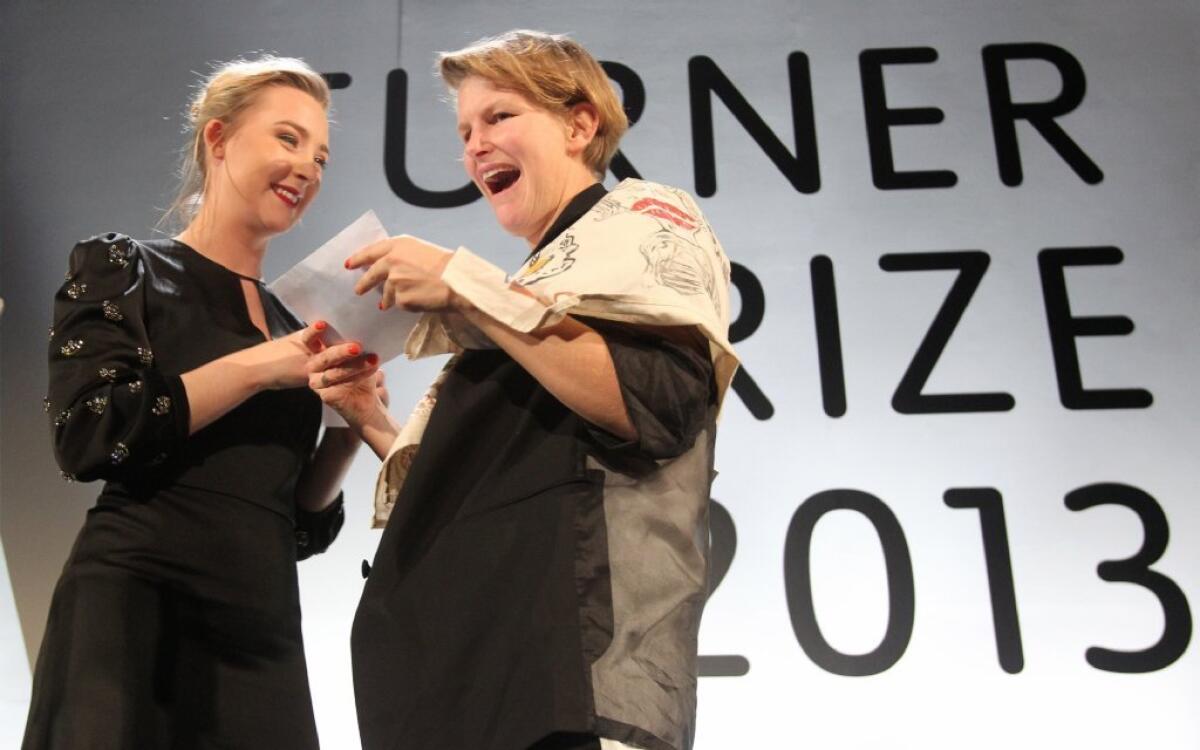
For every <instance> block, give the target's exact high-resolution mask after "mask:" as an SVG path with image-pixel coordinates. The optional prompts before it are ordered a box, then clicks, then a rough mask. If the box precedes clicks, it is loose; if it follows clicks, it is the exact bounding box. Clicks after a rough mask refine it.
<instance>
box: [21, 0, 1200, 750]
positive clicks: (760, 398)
mask: <svg viewBox="0 0 1200 750" xmlns="http://www.w3.org/2000/svg"><path fill="white" fill-rule="evenodd" d="M0 20H2V23H0V33H2V34H3V37H4V38H3V42H4V46H3V49H4V58H3V63H2V64H3V69H2V76H3V77H2V81H0V83H2V88H0V95H2V96H3V99H4V104H3V109H2V113H3V114H2V118H3V120H2V127H3V139H2V141H0V145H2V147H3V152H2V159H3V162H2V163H3V165H4V180H3V195H2V197H0V211H2V212H3V216H2V217H0V227H2V230H3V265H2V274H3V275H2V279H0V281H2V284H3V289H2V293H3V296H4V297H5V298H6V300H7V303H8V312H7V313H6V314H5V317H4V318H3V321H2V322H0V326H2V331H3V333H2V336H3V339H2V340H3V377H2V379H0V385H2V389H3V390H2V393H3V403H2V408H3V434H2V439H3V462H2V467H0V468H2V477H3V488H2V490H3V518H2V521H3V523H2V527H0V528H2V531H3V548H4V552H5V553H6V554H7V556H8V569H9V574H10V576H11V580H12V585H13V589H14V592H15V601H16V606H17V608H18V610H19V615H20V623H21V627H22V629H23V633H24V638H25V644H26V645H27V646H28V648H29V653H30V655H31V656H32V655H33V654H34V653H36V649H37V648H38V645H39V642H40V639H41V632H42V628H43V623H44V619H45V616H46V608H47V605H48V601H49V597H50V592H51V590H52V587H53V585H54V581H55V578H56V575H57V572H58V570H59V568H60V567H61V565H62V562H63V560H64V559H65V557H66V555H67V552H68V549H69V547H70V544H71V540H72V538H73V535H74V534H75V532H76V530H77V529H78V527H79V525H80V523H81V521H82V518H83V513H84V510H85V509H86V508H87V507H88V505H89V504H90V503H91V501H92V499H93V498H94V496H95V493H96V491H97V490H98V487H95V486H81V485H66V484H63V483H61V482H60V480H59V479H58V471H57V469H56V467H55V466H54V463H53V460H52V458H51V455H50V450H49V442H48V438H47V425H46V417H45V415H43V414H42V413H41V407H40V402H41V397H42V395H43V389H44V383H45V375H46V373H45V349H46V342H45V330H46V327H47V325H48V324H49V313H50V303H51V298H52V296H53V293H54V290H55V288H56V287H57V286H58V284H59V280H60V279H61V274H62V268H63V264H64V261H65V258H66V253H67V251H68V250H69V249H70V247H71V245H72V244H73V243H74V242H75V241H76V240H78V239H80V238H83V237H86V236H89V235H92V234H96V233H100V232H104V231H108V230H122V231H126V232H129V233H132V234H134V235H139V236H145V237H149V236H153V233H154V230H153V229H152V227H153V224H154V222H155V221H156V220H157V218H158V214H157V212H156V207H161V206H164V205H165V204H166V203H167V201H168V195H169V192H170V188H171V182H172V181H171V169H172V165H173V162H174V158H175V153H176V149H177V147H178V145H179V143H180V137H179V129H180V116H179V115H180V112H181V110H182V106H183V101H184V98H185V96H186V94H187V90H188V86H189V84H190V83H191V82H192V81H193V80H194V79H195V77H196V75H195V74H196V72H197V71H203V70H205V69H206V62H207V61H210V60H216V59H225V58H229V57H232V56H234V55H237V54H239V53H245V52H251V51H255V50H277V51H279V52H282V53H287V54H294V55H300V56H303V57H305V58H306V59H308V60H309V61H311V62H312V63H313V64H314V65H315V66H317V67H318V68H319V69H320V70H322V71H324V72H329V73H339V74H344V75H342V76H339V77H338V79H337V80H338V81H339V83H340V84H341V85H342V86H343V87H342V88H340V89H339V90H337V91H336V92H335V93H334V104H335V108H336V119H337V127H336V128H335V131H334V135H333V152H334V156H333V164H332V167H331V168H330V170H329V172H328V176H327V179H326V181H325V187H324V190H323V194H322V196H321V197H320V199H319V200H318V202H317V203H316V204H315V205H314V206H313V208H312V210H311V212H310V215H309V216H308V217H307V218H306V219H305V221H304V225H303V226H302V227H300V228H299V229H297V230H296V231H294V232H292V233H291V234H290V235H288V236H286V237H283V238H280V239H279V240H278V241H277V242H276V243H275V244H274V245H273V247H272V251H271V254H270V257H269V259H268V268H267V271H268V275H269V276H271V277H274V276H275V275H278V273H280V272H282V271H283V270H285V269H286V268H288V267H289V266H290V265H291V264H292V263H294V262H295V261H297V260H298V259H299V258H301V257H302V256H303V255H304V254H305V253H307V252H308V251H310V250H311V249H313V248H314V247H316V246H317V245H319V244H320V243H321V242H323V241H324V240H326V239H327V238H328V237H330V236H331V235H332V234H334V233H335V232H336V231H337V230H338V229H340V228H341V227H342V226H344V225H345V224H347V223H348V222H350V221H351V220H352V219H354V218H355V217H356V216H358V215H359V214H360V213H362V212H363V211H364V210H366V209H368V208H374V209H375V210H376V211H377V212H378V213H379V215H380V216H381V217H382V219H383V221H384V223H385V224H386V225H387V226H388V228H389V229H390V230H392V231H394V232H407V233H412V234H416V235H419V236H422V237H425V238H427V239H430V240H433V241H435V242H438V243H441V244H443V245H446V246H451V247H453V246H458V245H466V246H468V247H470V248H472V249H473V250H474V251H476V252H478V253H480V254H482V255H484V256H486V257H488V258H490V259H492V260H493V261H495V262H497V263H499V264H501V265H504V266H506V267H509V268H515V267H516V266H517V265H518V264H519V263H520V261H521V259H522V258H523V255H524V251H525V249H524V247H523V245H522V243H521V242H520V241H519V240H516V239H513V238H507V237H503V236H501V234H500V232H499V230H497V228H496V227H495V225H494V222H493V219H492V216H491V214H490V211H489V210H488V208H487V206H486V205H485V204H484V202H483V201H480V200H475V197H476V196H475V194H474V193H473V192H472V191H471V190H469V189H467V188H465V187H464V185H465V183H466V179H465V177H464V175H463V173H462V168H461V165H460V164H459V161H458V159H459V153H460V147H459V145H458V143H457V141H456V138H455V135H454V121H453V115H452V113H451V111H450V109H449V108H448V107H447V105H446V104H445V103H444V102H443V101H442V98H443V92H442V90H441V89H440V86H439V84H438V83H437V82H436V81H434V80H433V79H432V77H431V73H430V71H431V68H432V65H433V55H434V53H435V51H437V50H439V49H449V48H455V47H458V46H461V45H463V44H465V43H468V42H470V41H472V40H473V39H475V38H477V37H478V36H480V35H483V34H485V33H489V32H497V31H501V30H505V29H508V28H513V27H534V28H543V29H549V30H555V31H567V32H572V33H574V34H575V35H576V36H577V37H578V38H579V39H580V40H581V41H583V42H584V43H585V44H586V45H587V46H588V47H589V48H590V49H592V50H593V51H594V52H595V53H596V54H597V55H598V56H599V57H600V58H602V59H603V60H605V61H606V62H607V64H608V69H609V72H610V74H611V76H612V77H613V79H614V80H615V81H616V82H617V83H618V84H619V87H620V89H621V91H622V92H623V95H624V98H625V102H626V106H627V108H628V109H629V110H630V113H631V115H633V118H634V119H635V120H636V122H635V124H634V126H633V128H632V129H631V130H630V132H629V135H628V137H627V138H626V139H625V141H624V145H623V148H622V151H621V154H620V156H619V157H618V159H617V161H616V162H614V168H613V171H614V172H615V173H616V176H632V175H641V176H644V177H646V178H649V179H654V180H658V181H662V182H667V183H671V184H674V185H678V186H680V187H682V188H685V189H687V190H689V191H691V192H693V193H694V194H695V195H697V196H698V199H699V202H700V205H701V206H702V208H703V209H704V211H705V212H706V214H707V215H708V217H709V218H710V219H711V221H712V224H713V226H714V227H715V228H716V230H717V233H718V235H719V236H720V238H721V240H722V241H723V243H724V246H725V248H726V250H727V251H728V253H729V256H730V258H731V259H732V260H733V261H734V263H735V266H734V269H735V271H734V281H735V283H736V286H737V290H736V293H735V295H734V297H735V298H736V299H737V300H738V303H737V308H736V312H737V315H736V321H735V322H734V325H733V331H732V337H733V339H734V341H735V342H737V347H738V350H739V352H740V354H741V356H742V360H743V362H744V369H743V370H742V372H741V374H740V375H739V377H738V380H737V381H736V383H735V388H734V390H733V391H732V392H731V394H730V397H729V399H728V401H727V402H726V405H725V410H724V414H723V418H722V422H721V425H720V436H719V441H718V456H717V459H718V469H719V470H720V476H719V478H718V479H717V481H716V484H715V486H714V488H713V496H714V499H715V502H714V506H713V508H714V513H713V540H714V559H715V561H716V565H715V566H714V571H713V576H714V578H713V581H714V585H715V592H714V594H713V596H712V598H711V600H710V603H709V606H708V609H707V610H706V613H705V617H704V623H703V628H702V631H701V640H700V643H701V650H702V653H703V657H702V662H701V668H702V671H703V673H704V676H703V677H702V679H701V681H700V723H699V730H698V739H697V748H698V749H699V750H723V749H725V748H744V747H760V746H770V747H779V746H783V747H847V748H858V747H862V748H868V747H878V746H880V745H886V746H888V747H905V748H930V747H935V748H955V747H964V746H966V747H979V748H990V747H996V748H1008V747H1014V746H1021V747H1051V746H1055V745H1060V744H1061V745H1069V746H1073V747H1074V746H1088V747H1103V748H1123V747H1130V746H1139V747H1156V748H1194V747H1197V746H1200V720H1198V719H1197V712H1196V708H1195V707H1196V705H1197V703H1198V699H1200V664H1198V662H1197V657H1196V653H1195V651H1196V649H1194V648H1190V646H1191V641H1192V632H1193V618H1192V605H1193V604H1194V603H1195V602H1197V600H1198V596H1197V595H1198V593H1200V543H1198V542H1200V540H1198V539H1197V536H1198V534H1200V509H1198V506H1197V503H1196V493H1197V489H1198V484H1200V482H1198V479H1200V468H1198V466H1200V464H1198V462H1197V460H1196V450H1197V445H1198V443H1197V438H1198V437H1200V430H1198V429H1197V420H1198V418H1200V397H1198V395H1197V388H1196V385H1195V379H1196V374H1197V372H1200V347H1198V344H1200V339H1198V333H1197V332H1198V330H1200V326H1198V325H1197V323H1198V320H1200V304H1198V303H1197V292H1198V291H1200V260H1198V259H1197V247H1196V244H1197V239H1198V231H1197V230H1198V228H1200V221H1198V218H1197V217H1198V216H1200V211H1198V210H1197V187H1198V185H1200V179H1198V178H1200V172H1198V169H1197V168H1198V162H1200V160H1198V158H1197V157H1198V154H1197V145H1196V144H1197V138H1196V123H1197V122H1198V121H1200V89H1198V85H1197V83H1196V81H1197V76H1196V71H1197V69H1198V68H1200V55H1198V53H1197V39H1198V34H1200V8H1198V6H1197V4H1196V2H1194V0H1186V1H1185V0H1163V1H1162V2H1155V3H1149V4H1135V3H1128V2H1125V1H1124V0H1060V1H1059V2H1055V3H1045V2H1041V0H1025V1H1020V2H1018V1H1016V0H1013V1H1011V2H1003V3H997V2H985V1H984V0H900V1H891V0H889V1H884V0H878V1H875V2H855V3H849V2H844V1H843V0H806V1H804V2H794V1H792V0H788V1H786V2H783V1H781V2H761V3H747V2H738V3H724V2H722V3H710V2H703V3H701V2H667V1H665V0H664V1H661V2H607V3H594V2H593V3H582V4H573V3H563V2H549V1H545V0H535V1H533V2H521V3H501V2H463V3H439V2H433V1H432V0H428V1H421V2H404V3H399V2H396V1H394V0H393V1H388V0H374V1H373V2H365V3H359V4H355V3H345V4H341V5H339V6H338V7H337V8H336V9H334V8H333V6H328V7H327V6H326V5H325V4H322V3H317V2H308V1H305V2H301V1H298V0H292V1H290V2H252V3H245V2H237V3H234V2H229V1H228V0H213V1H209V2H203V3H182V2H180V3H175V2H153V3H150V2H111V3H106V2H99V3H85V4H79V3H64V2H49V3H47V2H24V1H21V0H14V1H11V2H6V3H5V5H4V9H3V17H2V19H0ZM612 179H614V176H613V175H610V182H611V180H612ZM438 365H439V363H438V362H421V363H415V364H413V363H407V362H395V363H393V364H391V365H389V366H388V368H387V371H388V376H389V378H390V383H391V390H392V398H393V401H394V404H395V408H396V411H397V412H399V413H406V412H407V410H408V408H409V406H410V404H411V403H412V402H413V401H414V400H415V399H416V397H417V396H418V395H419V393H420V390H421V388H422V387H423V385H424V384H425V382H426V381H427V380H428V379H429V378H430V376H431V375H432V374H433V372H434V371H435V370H436V368H437V367H438ZM375 469H376V461H375V460H374V458H373V457H371V456H368V455H365V454H364V455H363V456H362V457H361V458H360V460H359V461H358V462H357V463H356V465H355V467H354V471H353V474H352V475H351V477H350V480H349V482H348V484H347V486H346V490H347V493H346V494H347V498H348V507H347V511H348V514H349V523H348V525H347V527H346V529H345V531H344V532H343V534H342V538H341V539H340V540H339V541H338V543H337V545H336V546H335V548H334V549H332V550H331V551H330V552H329V553H328V554H326V555H324V556H322V557H320V558H318V559H315V560H313V561H310V562H306V563H304V564H302V566H301V571H302V572H301V583H302V589H303V604H304V612H305V636H306V642H307V646H308V650H309V658H310V667H311V671H312V685H313V693H314V697H315V700H316V707H317V718H318V721H319V723H320V730H321V735H322V739H323V741H324V744H325V746H326V747H329V748H336V749H338V750H342V749H343V748H352V747H357V746H358V740H357V732H356V730H355V726H354V718H353V708H352V692H351V682H350V667H349V653H348V636H349V628H350V622H351V617H352V613H353V610H354V606H355V603H356V601H357V597H358V593H359V591H360V586H361V579H360V576H359V565H360V561H361V560H362V559H363V558H370V557H371V555H372V553H373V550H374V547H375V545H376V544H377V541H378V532H372V531H369V530H368V528H367V525H368V518H369V515H370V513H369V505H370V495H371V490H372V487H373V483H374V474H375ZM214 533H219V530H217V529H214ZM0 593H2V592H0ZM0 601H3V598H2V597H0ZM0 679H5V680H9V679H11V678H10V677H9V676H8V675H7V674H6V676H5V677H3V678H0ZM20 679H24V677H21V678H20ZM397 679H404V676H403V675H397Z"/></svg>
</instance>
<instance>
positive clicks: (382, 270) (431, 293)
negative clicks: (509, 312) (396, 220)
mask: <svg viewBox="0 0 1200 750" xmlns="http://www.w3.org/2000/svg"><path fill="white" fill-rule="evenodd" d="M451 255H452V253H451V252H450V251H449V250H447V249H445V248H444V247H438V246H437V245H434V244H433V243H430V242H426V241H424V240H421V239H418V238H416V237H411V236H409V235H400V236H398V237H390V238H388V239H386V240H382V241H380V242H376V243H375V244H373V245H368V246H367V247H365V248H363V249H362V250H360V251H358V252H357V253H355V254H354V255H351V256H350V257H349V258H347V259H346V268H350V269H354V268H366V269H367V271H366V273H364V274H363V276H362V278H361V279H359V280H358V283H357V284H355V285H354V291H355V293H356V294H365V293H366V292H367V291H369V290H371V289H374V288H376V287H378V288H379V289H380V291H381V292H382V293H383V296H382V298H381V299H380V300H379V309H380V310H386V309H388V308H389V307H399V308H401V309H404V310H413V311H419V312H442V311H445V310H459V309H462V307H463V300H462V298H461V297H459V296H458V295H457V294H455V293H454V290H453V289H451V288H450V287H449V286H447V285H446V282H444V281H442V271H444V270H445V268H446V264H448V263H449V262H450V256H451Z"/></svg>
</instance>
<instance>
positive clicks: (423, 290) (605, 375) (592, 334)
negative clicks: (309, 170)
mask: <svg viewBox="0 0 1200 750" xmlns="http://www.w3.org/2000/svg"><path fill="white" fill-rule="evenodd" d="M451 256H452V254H451V253H450V252H449V251H447V250H445V249H444V248H440V247H437V246H436V245H433V244H430V243H428V242H424V241H423V240H419V239H417V238H415V237H407V236H404V237H393V238H391V239H389V240H385V241H383V242H378V243H376V244H374V245H371V246H369V247H367V248H365V249H363V250H361V251H359V252H358V253H355V254H354V255H352V256H350V258H349V259H347V261H346V267H347V268H349V269H353V268H360V267H363V266H370V268H369V269H368V270H367V272H366V273H364V274H363V276H362V278H361V279H359V281H358V284H357V286H356V287H355V291H357V292H358V293H360V294H362V293H365V292H366V291H367V290H369V289H371V288H373V287H376V286H380V287H382V291H383V296H382V298H381V299H380V302H379V307H380V309H383V310H386V309H387V308H389V307H392V306H397V307H401V308H404V309H406V310H423V311H428V312H457V313H460V314H462V315H463V316H464V317H466V318H467V320H469V321H470V322H471V323H472V324H474V325H475V326H476V327H477V328H479V329H480V331H482V332H483V333H484V334H486V335H487V336H488V337H489V338H491V339H492V341H493V342H495V344H496V345H497V346H499V347H500V348H501V349H503V350H504V351H505V352H507V353H508V355H509V356H510V357H512V358H513V359H514V360H516V361H517V362H518V363H519V364H520V365H521V366H522V367H524V368H525V369H526V370H527V371H528V372H529V374H530V375H532V376H533V377H534V378H535V379H537V381H538V382H539V383H541V384H542V385H543V386H544V387H545V388H546V390H548V391H550V392H551V393H552V394H554V396H555V398H557V399H558V400H559V401H561V402H562V403H563V404H564V405H565V406H566V407H567V408H569V409H571V410H572V411H574V412H575V413H576V414H579V415H580V416H581V417H583V418H584V419H586V420H587V421H589V422H592V423H593V424H595V425H597V426H599V427H601V428H603V429H605V430H607V431H609V432H611V433H613V434H614V435H617V436H619V437H621V438H624V439H626V440H634V439H636V438H637V430H636V429H635V428H634V426H633V423H632V422H631V421H630V419H629V415H628V414H627V413H626V410H625V403H624V401H623V400H622V398H621V388H620V386H619V384H618V382H617V373H616V369H615V368H614V366H613V361H612V356H611V355H610V354H609V351H608V347H607V345H606V344H605V342H604V338H603V337H602V336H600V334H598V333H596V331H595V330H593V329H592V328H590V327H589V326H587V325H585V324H583V323H581V322H579V321H578V320H575V319H573V318H565V319H563V320H562V321H560V322H559V323H557V324H555V325H553V326H547V327H545V328H540V329H538V330H536V331H532V332H530V333H522V332H520V331H516V330H514V329H512V328H509V327H508V326H506V325H504V324H503V323H500V322H499V321H497V320H495V319H494V318H492V317H490V316H488V315H487V314H486V313H484V312H483V311H481V310H478V309H476V308H475V306H474V305H472V304H471V303H470V302H469V301H468V300H467V299H466V298H464V297H462V296H461V295H459V294H457V293H456V292H455V291H454V290H453V289H451V288H450V287H449V286H448V285H447V284H446V282H445V281H444V280H443V279H442V272H443V271H444V270H445V268H446V266H447V265H448V264H449V262H450V258H451ZM511 289H512V290H513V291H514V292H519V293H522V294H527V295H528V294H529V293H528V291H526V290H525V289H524V288H523V287H520V286H513V287H511ZM393 438H394V435H393ZM389 445H390V444H389ZM376 452H378V451H376Z"/></svg>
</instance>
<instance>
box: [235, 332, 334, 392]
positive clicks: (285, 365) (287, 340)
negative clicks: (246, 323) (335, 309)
mask: <svg viewBox="0 0 1200 750" xmlns="http://www.w3.org/2000/svg"><path fill="white" fill-rule="evenodd" d="M327 327H328V326H327V325H326V323H325V321H323V320H318V321H316V322H315V323H313V324H312V325H310V326H308V327H307V328H302V329H300V330H299V331H296V332H294V333H291V334H288V335H287V336H283V337H281V338H277V339H272V340H270V341H264V342H263V343H261V344H258V345H256V346H252V347H250V348H249V349H246V350H244V352H245V361H246V363H247V364H248V365H249V366H250V367H253V368H254V369H255V370H256V371H257V373H258V377H257V380H258V385H259V389H260V390H278V389H283V388H302V387H304V386H306V385H308V361H309V358H310V357H311V356H312V355H313V354H315V353H316V352H319V351H321V350H322V349H323V348H324V347H325V345H324V343H323V342H322V341H321V334H322V332H323V331H325V329H326V328H327Z"/></svg>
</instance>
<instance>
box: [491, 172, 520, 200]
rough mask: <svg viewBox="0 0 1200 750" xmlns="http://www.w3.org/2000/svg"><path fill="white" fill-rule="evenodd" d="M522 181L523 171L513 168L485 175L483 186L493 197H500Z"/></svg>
mask: <svg viewBox="0 0 1200 750" xmlns="http://www.w3.org/2000/svg"><path fill="white" fill-rule="evenodd" d="M519 179H521V170H519V169H514V168H513V167H501V168H499V169H493V170H490V171H488V172H487V173H485V174H484V175H483V184H484V185H486V186H487V189H488V192H489V193H491V194H492V195H499V194H500V193H503V192H504V191H505V190H508V189H509V188H510V187H512V186H513V185H514V184H515V183H516V181H517V180H519Z"/></svg>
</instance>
